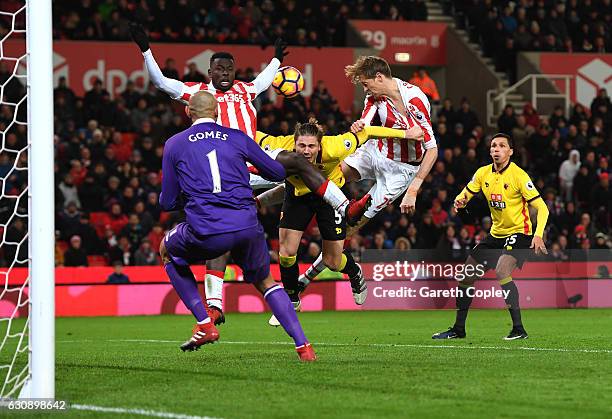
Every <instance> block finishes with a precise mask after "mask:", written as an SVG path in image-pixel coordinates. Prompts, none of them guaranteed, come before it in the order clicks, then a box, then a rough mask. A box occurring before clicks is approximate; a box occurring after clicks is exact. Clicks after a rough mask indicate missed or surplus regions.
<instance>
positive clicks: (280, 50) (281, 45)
mask: <svg viewBox="0 0 612 419" xmlns="http://www.w3.org/2000/svg"><path fill="white" fill-rule="evenodd" d="M287 54H289V51H287V43H285V42H284V41H283V40H282V39H281V38H276V42H274V58H276V59H278V61H280V62H281V63H282V62H283V58H285V55H287Z"/></svg>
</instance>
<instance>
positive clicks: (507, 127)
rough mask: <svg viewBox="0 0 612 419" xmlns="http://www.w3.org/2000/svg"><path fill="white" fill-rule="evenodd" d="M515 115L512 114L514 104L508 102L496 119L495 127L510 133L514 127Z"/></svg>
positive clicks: (515, 123)
mask: <svg viewBox="0 0 612 419" xmlns="http://www.w3.org/2000/svg"><path fill="white" fill-rule="evenodd" d="M516 125H517V122H516V115H515V114H514V106H512V105H510V104H508V105H506V106H505V107H504V110H503V112H502V114H501V116H500V117H499V118H498V119H497V128H498V129H499V131H500V132H503V133H504V134H508V135H510V134H512V130H513V129H514V127H516Z"/></svg>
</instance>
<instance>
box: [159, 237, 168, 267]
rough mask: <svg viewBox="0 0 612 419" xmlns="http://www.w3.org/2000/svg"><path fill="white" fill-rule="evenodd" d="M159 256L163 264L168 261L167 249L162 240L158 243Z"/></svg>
mask: <svg viewBox="0 0 612 419" xmlns="http://www.w3.org/2000/svg"><path fill="white" fill-rule="evenodd" d="M159 256H160V257H161V260H162V263H163V264H164V265H165V264H166V263H170V255H168V250H167V249H166V244H165V243H164V241H163V240H162V241H161V243H160V244H159Z"/></svg>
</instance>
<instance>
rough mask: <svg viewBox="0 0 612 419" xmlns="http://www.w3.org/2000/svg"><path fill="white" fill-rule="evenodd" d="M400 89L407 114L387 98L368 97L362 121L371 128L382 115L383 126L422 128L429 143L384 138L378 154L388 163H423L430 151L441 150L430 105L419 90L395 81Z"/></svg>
mask: <svg viewBox="0 0 612 419" xmlns="http://www.w3.org/2000/svg"><path fill="white" fill-rule="evenodd" d="M393 80H395V82H396V83H397V86H398V87H399V90H400V94H401V96H402V101H403V102H404V106H405V108H406V112H407V114H402V113H401V112H400V111H399V110H398V109H397V108H396V107H395V106H394V105H393V102H392V101H391V100H390V99H389V98H387V97H386V96H383V97H380V98H376V99H375V98H374V97H373V96H371V95H368V96H366V99H365V107H364V109H363V112H362V114H361V119H362V120H363V121H364V122H365V123H366V125H370V124H371V122H372V119H374V116H375V115H376V114H378V117H379V118H380V122H381V124H382V126H384V127H388V128H398V129H407V128H410V127H412V126H414V125H415V124H417V125H419V126H420V127H421V129H422V130H423V132H424V134H425V141H423V142H417V141H409V140H406V139H404V138H381V139H379V140H378V147H377V148H378V151H379V152H380V153H382V154H383V155H384V156H386V157H387V158H388V159H391V160H395V161H399V162H403V163H419V162H420V161H421V160H423V155H424V154H425V153H424V151H425V150H426V149H430V148H434V147H437V144H436V139H435V137H434V133H433V129H432V127H431V118H430V104H429V100H428V99H427V96H425V94H424V93H423V92H422V91H421V89H419V88H418V87H417V86H415V85H413V84H410V83H407V82H405V81H403V80H400V79H398V78H393Z"/></svg>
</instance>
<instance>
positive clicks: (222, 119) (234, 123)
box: [180, 81, 260, 139]
mask: <svg viewBox="0 0 612 419" xmlns="http://www.w3.org/2000/svg"><path fill="white" fill-rule="evenodd" d="M200 90H206V91H207V92H209V93H211V94H212V95H214V96H215V98H216V99H217V102H218V104H219V105H218V106H219V117H218V119H217V123H218V124H221V125H223V126H224V127H230V128H235V129H239V130H240V131H242V132H244V133H245V134H247V135H248V136H249V137H251V138H253V139H255V132H256V131H257V110H256V109H255V106H253V100H254V99H255V98H256V97H257V95H258V94H259V93H260V92H259V91H258V89H257V87H256V86H255V83H246V82H243V81H234V85H233V86H232V87H231V89H229V90H227V91H225V92H223V91H221V90H217V89H216V88H215V87H214V86H213V84H212V82H210V83H209V84H206V83H199V82H186V83H183V93H182V95H181V97H180V99H181V100H182V101H183V102H185V103H189V98H190V97H191V95H193V94H194V93H196V92H199V91H200Z"/></svg>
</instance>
